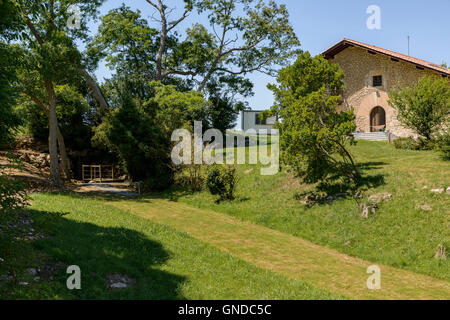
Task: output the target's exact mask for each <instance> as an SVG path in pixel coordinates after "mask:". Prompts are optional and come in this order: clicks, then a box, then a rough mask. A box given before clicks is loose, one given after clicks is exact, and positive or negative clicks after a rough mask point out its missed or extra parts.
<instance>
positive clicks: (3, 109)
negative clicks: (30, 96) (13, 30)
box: [0, 43, 20, 147]
mask: <svg viewBox="0 0 450 320" xmlns="http://www.w3.org/2000/svg"><path fill="white" fill-rule="evenodd" d="M13 51H14V48H13V47H11V46H9V45H7V44H4V43H0V101H1V103H0V116H1V119H2V120H1V121H0V147H1V146H4V145H6V144H8V143H9V142H11V138H12V137H11V133H12V130H13V129H14V128H15V127H17V125H18V124H19V123H20V119H19V118H18V116H17V114H15V113H14V111H13V108H12V106H13V104H14V102H15V99H16V94H15V92H14V90H13V89H12V86H11V84H12V82H13V81H15V70H14V67H15V62H16V61H15V59H14V56H13V55H11V53H12V52H13Z"/></svg>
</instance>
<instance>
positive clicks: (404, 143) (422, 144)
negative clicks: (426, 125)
mask: <svg viewBox="0 0 450 320" xmlns="http://www.w3.org/2000/svg"><path fill="white" fill-rule="evenodd" d="M437 143H438V142H437V141H436V140H427V139H425V138H422V137H419V138H418V139H417V140H416V139H414V138H412V137H408V138H398V139H396V140H394V146H395V148H396V149H403V150H434V149H436V148H437Z"/></svg>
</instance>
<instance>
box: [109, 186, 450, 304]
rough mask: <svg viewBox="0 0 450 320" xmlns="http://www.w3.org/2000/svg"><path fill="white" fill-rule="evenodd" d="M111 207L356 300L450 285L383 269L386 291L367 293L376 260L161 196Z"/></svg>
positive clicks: (439, 291)
mask: <svg viewBox="0 0 450 320" xmlns="http://www.w3.org/2000/svg"><path fill="white" fill-rule="evenodd" d="M108 203H109V204H111V205H112V206H114V207H119V208H121V209H127V210H129V212H130V213H132V214H135V215H138V216H141V217H144V218H147V219H149V220H151V221H155V222H157V223H161V224H163V225H168V226H171V227H175V228H176V229H177V230H180V231H183V232H186V233H188V234H189V235H191V236H193V237H195V238H197V239H199V240H201V241H204V242H206V243H210V244H212V245H214V246H215V247H217V248H219V249H221V250H222V251H225V252H227V253H230V254H231V255H233V256H234V257H237V258H240V259H242V260H245V261H248V262H250V263H252V264H254V265H256V266H258V267H261V268H264V269H268V270H271V271H275V272H277V273H280V274H283V275H286V276H288V277H290V278H293V279H301V280H304V281H306V282H308V283H310V284H311V285H313V286H315V287H317V288H324V289H326V290H330V291H331V292H334V293H337V294H343V295H345V296H347V297H349V298H352V299H401V300H403V299H446V298H448V297H449V295H450V282H446V281H443V280H436V279H434V278H431V277H428V276H424V275H419V274H417V273H412V272H409V271H405V270H401V269H397V268H392V267H387V266H384V265H380V268H381V279H382V280H381V282H382V286H381V290H368V288H367V286H366V281H367V278H368V275H367V273H366V272H367V271H366V270H367V267H369V266H371V265H373V262H369V261H364V260H361V259H357V258H351V257H349V256H348V255H344V254H341V253H338V252H336V251H334V250H331V249H327V248H324V247H322V246H318V245H315V244H312V243H311V242H308V241H305V240H303V239H300V238H298V237H294V236H291V235H288V234H285V233H281V232H278V231H275V230H272V229H270V228H266V227H263V226H257V225H255V224H252V223H247V222H243V221H240V220H239V219H236V218H233V217H230V216H229V215H227V214H224V213H218V212H214V211H210V210H204V209H198V208H194V207H192V206H190V205H187V204H184V203H180V202H173V201H170V200H167V199H162V198H161V197H159V196H156V195H155V196H151V197H143V198H138V199H117V198H110V199H109V202H108Z"/></svg>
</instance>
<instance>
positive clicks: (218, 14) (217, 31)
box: [88, 0, 299, 129]
mask: <svg viewBox="0 0 450 320" xmlns="http://www.w3.org/2000/svg"><path fill="white" fill-rule="evenodd" d="M147 2H148V3H149V5H150V6H151V7H152V8H153V9H154V10H155V13H156V14H157V15H158V16H159V19H158V20H159V22H158V24H152V25H151V26H150V25H149V24H148V23H147V22H146V21H145V20H144V19H142V17H141V14H140V12H139V11H137V12H133V11H132V10H130V9H129V8H128V7H125V6H122V7H120V8H118V9H114V10H111V11H110V12H109V13H108V14H107V15H106V16H105V17H103V19H102V24H101V26H100V28H99V33H98V34H97V35H96V37H95V39H94V41H93V42H92V43H91V44H90V46H89V47H90V49H89V50H88V53H89V55H90V56H91V59H90V61H91V63H92V65H96V63H98V61H99V60H100V59H102V58H106V61H107V62H108V64H109V66H110V67H111V69H113V70H115V71H116V74H115V75H114V77H113V78H112V79H110V81H108V82H110V83H108V84H107V86H108V87H109V88H114V90H111V91H110V92H111V93H113V94H114V96H113V97H112V98H111V97H110V99H111V100H113V101H120V99H121V98H120V97H118V95H117V94H120V92H132V93H133V96H134V97H135V98H138V99H139V100H137V103H138V104H140V103H142V101H144V100H145V99H146V98H149V97H151V90H149V88H148V86H147V85H148V81H147V80H148V79H150V78H151V79H153V80H156V81H161V82H162V83H164V84H173V85H176V86H177V90H179V91H190V90H197V91H199V92H202V93H203V94H204V95H205V97H206V98H207V99H208V100H209V99H210V100H211V107H210V109H211V115H212V116H211V121H214V123H215V125H217V127H219V128H221V129H225V128H229V127H233V126H234V121H235V116H236V114H237V112H238V111H239V110H242V109H243V107H244V105H243V103H242V102H240V101H239V98H240V97H248V96H250V95H251V94H252V84H251V82H250V81H249V80H248V78H247V74H248V73H250V72H253V71H257V72H263V73H266V74H271V75H274V71H275V68H276V67H277V66H279V65H284V64H286V63H287V62H288V61H289V58H290V57H292V56H293V55H294V54H295V52H296V50H297V48H298V46H299V42H298V39H297V38H296V36H295V34H294V32H293V29H292V27H291V26H290V24H289V15H288V12H287V10H286V7H285V6H283V5H280V6H279V5H277V4H276V3H275V2H274V1H269V2H267V3H266V2H265V1H253V0H228V1H195V0H184V1H183V3H184V5H185V8H184V9H185V10H184V12H183V14H182V15H180V16H179V17H174V18H173V21H171V20H169V13H170V12H171V8H170V7H169V1H165V0H155V1H152V0H147ZM195 11H197V12H198V13H199V14H201V15H205V16H207V17H208V21H209V26H204V25H201V24H199V23H195V24H193V25H191V26H188V27H182V25H183V22H184V21H185V19H186V17H187V16H188V15H189V14H192V13H194V12H195ZM154 20H156V19H154ZM207 27H209V29H210V30H211V32H210V31H209V30H208V28H207ZM180 31H182V32H180ZM183 34H184V38H183V37H182V35H183ZM149 62H150V63H149ZM214 108H217V110H214ZM222 116H223V117H222ZM199 120H200V119H199ZM226 121H231V122H226Z"/></svg>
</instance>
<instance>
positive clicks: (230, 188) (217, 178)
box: [206, 165, 237, 200]
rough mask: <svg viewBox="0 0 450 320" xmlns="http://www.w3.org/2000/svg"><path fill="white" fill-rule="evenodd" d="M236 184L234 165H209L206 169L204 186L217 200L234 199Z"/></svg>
mask: <svg viewBox="0 0 450 320" xmlns="http://www.w3.org/2000/svg"><path fill="white" fill-rule="evenodd" d="M236 185H237V176H236V167H235V166H226V165H224V166H211V167H209V168H208V171H207V178H206V187H207V188H208V190H209V192H210V193H211V194H212V195H218V196H219V197H220V199H219V200H234V197H235V190H236Z"/></svg>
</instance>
